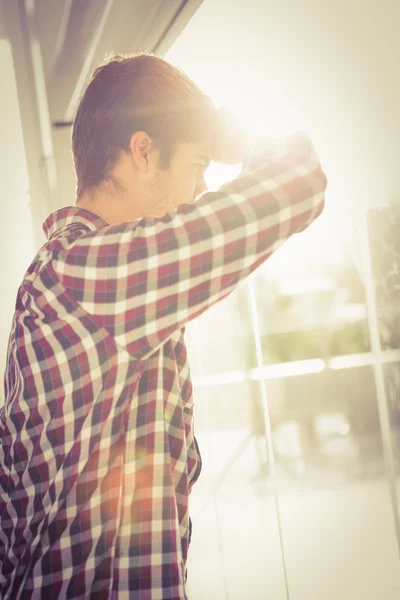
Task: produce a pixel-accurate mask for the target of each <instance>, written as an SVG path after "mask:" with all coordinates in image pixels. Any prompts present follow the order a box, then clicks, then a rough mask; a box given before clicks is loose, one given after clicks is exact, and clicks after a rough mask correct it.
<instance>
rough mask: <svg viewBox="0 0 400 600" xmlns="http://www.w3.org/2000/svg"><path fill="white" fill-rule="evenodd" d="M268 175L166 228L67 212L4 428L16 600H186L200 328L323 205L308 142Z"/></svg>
mask: <svg viewBox="0 0 400 600" xmlns="http://www.w3.org/2000/svg"><path fill="white" fill-rule="evenodd" d="M254 160H255V162H254V161H253V168H254V169H255V170H253V171H252V172H251V173H249V174H248V175H245V176H242V177H239V178H238V179H236V180H234V181H233V182H231V183H229V184H227V185H225V186H223V187H222V188H221V189H220V190H219V191H218V192H214V193H209V194H205V195H204V196H203V197H202V198H201V199H200V200H199V201H197V202H196V203H194V204H190V205H189V204H183V205H181V206H180V207H179V208H178V209H177V210H176V211H175V212H173V213H169V214H166V215H165V216H163V217H161V218H152V217H146V218H143V219H141V220H138V221H134V222H128V223H123V224H120V225H115V226H114V225H109V224H108V223H106V222H105V221H103V220H102V219H100V218H99V217H97V216H96V215H94V214H92V213H90V212H88V211H86V210H82V209H79V208H77V207H68V208H63V209H61V210H58V211H56V212H55V213H53V214H51V215H50V216H49V217H48V219H47V220H46V222H45V224H44V230H45V232H46V234H47V237H48V241H47V243H46V244H45V245H44V247H43V248H42V249H41V250H40V251H39V253H38V254H37V256H36V258H35V259H34V261H33V263H32V264H31V266H30V267H29V269H28V271H27V273H26V275H25V278H24V280H23V282H22V285H21V287H20V289H19V291H18V295H17V300H16V309H15V315H14V319H13V322H12V329H11V334H10V339H9V347H8V358H7V369H6V377H5V405H4V407H3V409H2V410H1V411H0V439H1V442H2V452H1V453H0V519H1V528H0V595H1V597H3V598H13V599H17V598H23V599H31V598H44V599H49V598H50V599H53V598H71V599H74V600H76V599H80V598H96V599H113V598H118V599H122V598H130V599H135V600H178V599H179V600H182V599H184V598H186V592H185V564H186V558H187V551H188V545H189V529H190V526H189V525H190V524H189V514H188V497H189V492H190V490H191V487H192V485H193V483H194V482H195V480H196V478H197V477H198V475H199V472H200V465H201V461H200V456H199V452H198V447H197V444H196V441H195V437H194V432H193V396H192V385H191V380H190V373H189V366H188V362H187V355H186V347H185V342H184V326H185V324H186V323H188V322H189V321H190V320H191V319H194V318H195V317H196V316H197V315H200V314H201V313H202V312H203V311H205V310H206V309H207V308H208V307H210V306H211V305H213V304H215V303H216V302H218V301H219V300H221V299H222V298H224V297H225V296H227V295H228V294H229V293H230V292H232V290H234V289H235V286H236V285H237V283H238V282H239V281H241V280H243V279H244V278H245V277H246V276H248V275H249V274H250V273H251V272H252V271H254V269H255V268H256V267H257V266H258V265H260V264H261V263H263V262H264V261H265V260H266V259H267V258H268V257H269V256H270V255H271V253H272V252H274V251H275V250H276V249H277V248H279V247H280V246H281V245H282V244H283V242H284V241H285V240H287V239H288V238H289V237H290V236H291V235H292V234H293V233H295V232H298V231H301V230H303V229H305V228H306V227H307V226H308V225H309V224H310V223H311V222H312V221H313V220H314V219H315V218H316V217H317V216H318V215H319V214H320V212H321V210H322V208H323V203H324V190H325V187H326V178H325V176H324V174H323V172H322V170H321V168H320V165H319V162H318V159H317V157H316V156H315V153H314V151H313V148H312V145H311V144H310V142H309V141H308V140H307V139H306V138H305V137H304V136H301V135H297V136H294V137H292V138H288V140H287V141H286V142H285V143H283V144H282V143H281V144H278V145H275V146H274V144H270V145H267V147H266V148H264V150H263V152H261V154H259V156H258V158H257V157H256V158H255V159H254ZM257 161H258V162H257ZM260 165H262V166H260Z"/></svg>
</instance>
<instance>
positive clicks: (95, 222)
mask: <svg viewBox="0 0 400 600" xmlns="http://www.w3.org/2000/svg"><path fill="white" fill-rule="evenodd" d="M71 223H82V224H83V225H85V226H86V227H87V228H88V229H89V230H90V231H96V230H97V229H100V227H105V226H106V225H109V223H107V221H105V220H104V219H102V218H101V217H99V216H98V215H95V214H94V213H92V212H90V211H89V210H86V209H85V208H78V207H77V206H66V207H64V208H60V209H59V210H56V211H54V212H52V213H51V214H50V215H49V216H48V217H47V219H46V220H45V222H44V223H43V231H44V233H45V235H46V237H47V239H48V240H49V239H50V238H51V237H52V235H54V233H55V232H56V231H58V230H59V229H61V228H62V227H65V226H66V225H70V224H71Z"/></svg>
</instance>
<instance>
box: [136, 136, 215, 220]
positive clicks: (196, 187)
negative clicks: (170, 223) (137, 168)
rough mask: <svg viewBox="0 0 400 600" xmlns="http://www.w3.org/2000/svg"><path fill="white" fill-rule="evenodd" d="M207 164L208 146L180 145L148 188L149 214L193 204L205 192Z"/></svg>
mask: <svg viewBox="0 0 400 600" xmlns="http://www.w3.org/2000/svg"><path fill="white" fill-rule="evenodd" d="M209 164H210V149H209V146H208V144H207V143H186V142H185V143H180V144H178V145H177V147H176V148H175V151H174V153H173V155H172V156H171V159H170V164H169V167H168V168H167V169H165V170H163V169H159V168H158V169H157V170H156V172H155V173H154V178H153V181H152V184H151V186H150V194H149V205H148V209H149V213H150V214H153V215H155V216H162V215H163V214H165V213H166V212H171V211H173V210H175V209H176V208H177V207H178V206H179V205H180V204H184V203H185V204H191V203H193V202H194V201H195V200H196V199H197V198H198V197H199V196H200V195H201V194H202V193H203V192H205V191H206V190H207V187H206V184H205V182H204V173H205V171H206V169H207V167H208V165H209Z"/></svg>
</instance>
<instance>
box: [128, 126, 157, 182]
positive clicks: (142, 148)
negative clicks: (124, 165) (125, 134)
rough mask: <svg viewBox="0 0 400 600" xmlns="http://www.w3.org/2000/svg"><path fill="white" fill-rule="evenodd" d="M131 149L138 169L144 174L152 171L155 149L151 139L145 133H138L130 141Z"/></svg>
mask: <svg viewBox="0 0 400 600" xmlns="http://www.w3.org/2000/svg"><path fill="white" fill-rule="evenodd" d="M129 147H130V150H131V155H132V160H133V162H134V163H135V166H136V168H137V169H138V170H139V171H141V172H142V173H148V172H149V171H150V170H151V169H152V165H153V154H154V149H155V148H154V144H153V141H152V139H151V137H150V136H149V135H148V134H147V133H146V132H145V131H136V132H135V133H134V134H133V135H132V137H131V139H130V142H129Z"/></svg>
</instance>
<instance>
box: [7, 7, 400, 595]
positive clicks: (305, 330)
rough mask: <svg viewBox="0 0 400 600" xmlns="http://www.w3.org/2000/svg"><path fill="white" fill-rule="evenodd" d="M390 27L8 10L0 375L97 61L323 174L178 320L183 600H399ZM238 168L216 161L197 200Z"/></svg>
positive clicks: (386, 22) (398, 200)
mask: <svg viewBox="0 0 400 600" xmlns="http://www.w3.org/2000/svg"><path fill="white" fill-rule="evenodd" d="M399 18H400V5H399V3H398V1H397V0H380V1H379V2H378V0H364V2H362V3H361V2H359V1H358V0H346V1H345V0H337V1H336V2H335V3H332V2H327V0H322V1H321V0H318V1H317V0H303V1H302V2H298V0H279V1H278V0H269V1H268V2H266V1H263V0H247V2H246V3H243V2H241V1H240V0H229V1H228V0H203V2H202V1H201V0H186V1H183V0H163V1H162V0H60V1H56V2H55V1H51V0H21V1H20V0H14V1H11V0H0V69H1V78H0V174H1V181H2V184H3V189H2V194H1V216H2V218H1V220H0V244H1V251H2V255H3V257H4V258H3V261H2V264H1V274H0V275H1V282H2V285H3V286H4V288H3V293H2V295H1V304H0V306H1V320H0V342H1V343H0V361H1V365H2V368H4V365H5V354H6V346H7V339H8V333H9V329H10V323H11V317H12V314H13V310H14V302H15V295H16V290H17V288H18V286H19V284H20V281H21V279H22V277H23V274H24V272H25V270H26V268H27V267H28V265H29V263H30V262H31V260H32V258H33V257H34V255H35V253H36V251H37V249H38V248H39V247H40V246H41V245H42V244H43V243H44V237H43V234H42V230H41V223H42V221H43V220H44V219H45V218H46V216H47V214H48V213H49V212H51V211H53V210H55V209H57V208H59V207H61V206H65V205H70V204H74V202H75V176H74V171H73V165H72V159H71V152H70V124H71V121H72V118H73V114H74V110H75V108H76V105H77V102H78V100H79V97H80V94H81V93H82V91H83V89H84V86H85V84H86V82H87V79H88V77H89V76H90V73H91V71H92V69H93V68H94V67H95V66H96V65H97V64H98V63H99V62H101V61H102V60H103V59H104V57H105V55H106V54H107V53H111V52H118V53H121V52H135V51H139V50H145V51H151V52H154V53H156V54H158V55H160V56H164V57H165V58H166V59H167V60H169V61H170V62H172V63H174V64H175V65H177V66H179V67H181V68H182V69H183V70H185V71H186V73H187V74H188V75H189V76H190V77H192V78H193V79H194V80H195V81H196V82H197V83H198V84H199V85H200V87H202V88H203V89H204V91H206V92H207V93H208V94H209V95H210V96H211V97H212V98H213V100H214V101H215V103H216V104H217V105H225V104H226V105H229V106H231V107H232V108H233V109H234V111H235V112H237V114H238V116H239V117H240V118H241V119H242V120H244V121H245V122H246V123H247V124H248V126H249V128H252V129H253V131H256V132H257V133H258V134H265V135H267V136H271V135H272V136H280V135H284V134H286V133H290V132H292V131H295V130H299V129H302V130H304V131H306V132H307V133H308V134H309V135H310V136H311V138H312V139H313V141H314V143H315V146H316V148H317V150H318V153H319V155H320V157H321V161H322V163H323V166H324V168H325V171H326V172H327V174H328V178H329V187H328V193H327V208H326V211H325V212H324V214H323V216H322V217H321V218H320V219H319V220H318V221H317V222H316V223H315V224H314V225H313V226H312V227H311V228H310V229H309V230H307V232H306V233H304V234H299V235H298V236H295V238H293V239H292V240H290V241H289V242H288V243H287V244H286V245H285V246H284V247H283V248H282V249H281V250H279V251H278V252H277V253H276V254H275V255H274V256H273V257H272V258H271V259H270V260H269V261H268V262H267V263H266V264H265V265H263V266H262V267H261V268H260V269H259V270H258V271H257V272H256V273H255V274H254V275H253V276H252V278H251V279H250V280H249V281H247V282H244V283H243V284H241V286H240V287H239V288H238V289H237V290H236V291H235V292H234V293H233V294H232V295H231V296H230V297H229V298H227V299H226V300H225V301H224V302H223V303H221V304H219V305H217V306H215V307H214V308H213V309H211V310H210V311H208V312H207V313H205V314H204V315H202V316H201V317H200V318H198V319H197V320H195V321H194V322H192V323H191V324H190V325H189V326H188V327H187V344H188V350H189V358H190V361H191V367H192V376H193V380H194V393H195V411H196V434H197V437H198V440H199V444H200V448H201V450H202V454H203V463H204V466H203V474H202V477H201V479H200V481H199V483H198V484H197V487H196V488H195V490H194V491H193V494H192V497H191V513H192V519H193V528H194V529H193V542H192V547H191V552H190V558H189V565H188V570H189V586H188V590H189V598H190V600H205V599H209V600H243V599H247V598H251V599H252V600H262V599H264V598H273V599H274V600H287V599H290V600H317V599H318V600H320V598H324V600H337V599H338V598H340V599H341V600H394V599H395V598H396V599H397V598H399V597H400V525H399V523H400V504H399V494H400V485H399V481H400V235H399V231H400V229H399V228H400V181H399V176H398V173H399V171H398V165H397V161H398V150H397V145H398V140H399V138H400V118H399V115H398V106H400V74H399V71H398V66H397V62H398V61H397V57H398V54H399V52H400V40H399V37H398V32H397V23H398V22H399ZM238 171H239V168H238V167H226V166H225V167H221V166H220V165H215V164H212V165H211V166H210V168H209V171H208V173H207V181H208V184H209V188H210V189H217V188H218V186H219V185H221V184H222V183H224V182H225V181H228V180H229V179H231V178H233V177H235V176H236V175H237V174H238ZM1 393H2V390H1ZM2 400H3V399H2V397H1V396H0V401H1V402H2Z"/></svg>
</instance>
